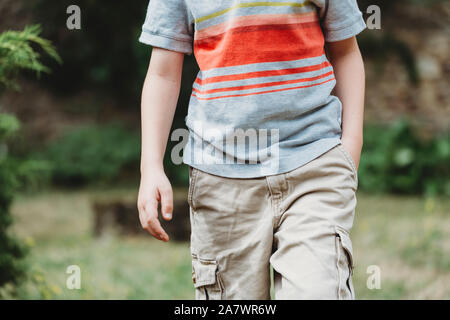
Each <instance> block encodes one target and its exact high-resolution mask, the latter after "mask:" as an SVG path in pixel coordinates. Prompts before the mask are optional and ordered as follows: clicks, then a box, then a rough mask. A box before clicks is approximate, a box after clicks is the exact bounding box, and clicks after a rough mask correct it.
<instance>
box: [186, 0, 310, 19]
mask: <svg viewBox="0 0 450 320" xmlns="http://www.w3.org/2000/svg"><path fill="white" fill-rule="evenodd" d="M308 4H310V1H305V2H304V3H298V2H270V1H261V2H248V3H239V4H236V5H234V6H232V7H230V8H228V9H224V10H220V11H217V12H214V13H211V14H208V15H207V16H204V17H201V18H197V19H195V23H199V22H203V21H206V20H209V19H212V18H215V17H218V16H221V15H223V14H225V13H227V12H230V11H232V10H235V9H239V8H249V7H263V6H264V7H269V6H273V7H275V6H289V7H298V8H301V7H304V6H306V5H308Z"/></svg>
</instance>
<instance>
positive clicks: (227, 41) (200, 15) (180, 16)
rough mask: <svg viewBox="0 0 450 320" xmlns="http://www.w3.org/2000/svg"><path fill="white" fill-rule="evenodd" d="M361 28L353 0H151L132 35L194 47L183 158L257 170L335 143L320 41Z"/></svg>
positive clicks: (336, 112)
mask: <svg viewBox="0 0 450 320" xmlns="http://www.w3.org/2000/svg"><path fill="white" fill-rule="evenodd" d="M364 28H365V23H364V21H363V18H362V14H361V12H360V11H359V9H358V6H357V3H356V0H315V1H304V0H297V1H288V0H275V1H251V0H150V4H149V7H148V11H147V18H146V20H145V23H144V26H143V32H142V34H141V37H140V41H141V42H143V43H146V44H149V45H152V46H154V47H160V48H165V49H168V50H173V51H178V52H183V53H185V54H188V55H190V54H192V53H194V56H195V59H196V61H197V63H198V65H199V68H200V71H199V73H198V75H197V78H196V80H195V82H194V84H193V87H192V96H191V99H190V102H189V110H188V115H187V117H186V125H187V127H188V129H189V138H188V141H187V144H186V146H185V148H184V154H183V161H184V162H185V163H186V164H188V165H190V166H193V167H196V168H198V169H200V170H202V171H205V172H208V173H211V174H215V175H219V176H224V177H232V178H251V177H261V176H267V175H272V174H278V173H283V172H287V171H290V170H293V169H296V168H298V167H300V166H302V165H304V164H306V163H307V162H309V161H311V160H313V159H314V158H316V157H318V156H320V155H321V154H323V153H325V152H326V151H328V150H330V149H331V148H333V147H334V146H336V145H337V144H339V143H340V139H341V114H342V105H341V102H340V101H339V99H338V98H337V97H336V96H333V95H332V94H331V92H332V90H333V88H334V86H335V83H336V80H335V78H334V73H333V67H332V66H331V64H330V63H329V62H328V60H327V57H326V55H325V51H324V45H325V41H328V42H332V41H339V40H344V39H347V38H350V37H353V36H355V35H357V34H358V33H360V32H361V31H362V30H363V29H364Z"/></svg>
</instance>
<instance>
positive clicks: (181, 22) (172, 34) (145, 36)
mask: <svg viewBox="0 0 450 320" xmlns="http://www.w3.org/2000/svg"><path fill="white" fill-rule="evenodd" d="M192 41H193V18H192V15H191V14H190V11H189V8H188V7H187V4H186V2H185V0H150V2H149V5H148V8H147V16H146V18H145V22H144V25H143V26H142V33H141V36H140V38H139V42H142V43H145V44H148V45H151V46H153V47H159V48H163V49H167V50H172V51H177V52H182V53H185V54H188V55H191V54H192Z"/></svg>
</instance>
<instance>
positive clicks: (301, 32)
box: [194, 22, 325, 70]
mask: <svg viewBox="0 0 450 320" xmlns="http://www.w3.org/2000/svg"><path fill="white" fill-rule="evenodd" d="M243 28H246V29H244V30H245V31H244V30H242V29H241V28H235V29H233V30H231V31H230V32H227V33H225V34H222V35H220V36H217V37H212V38H208V39H204V40H197V41H194V52H195V57H196V59H197V62H198V65H199V67H200V70H209V69H213V68H222V67H229V66H238V65H244V64H250V63H262V62H275V61H289V60H300V59H305V58H311V57H316V56H320V55H322V54H324V53H325V52H324V38H323V33H322V29H321V28H320V25H319V23H318V22H314V23H304V24H289V25H272V26H270V28H269V26H267V25H264V26H254V27H252V30H249V29H248V28H249V27H243ZM240 29H241V30H240Z"/></svg>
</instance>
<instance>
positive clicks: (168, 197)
mask: <svg viewBox="0 0 450 320" xmlns="http://www.w3.org/2000/svg"><path fill="white" fill-rule="evenodd" d="M159 195H160V197H161V214H162V217H163V218H164V219H165V220H167V221H169V220H171V219H172V214H173V192H172V188H171V187H170V185H169V186H167V187H164V188H160V190H159Z"/></svg>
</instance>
